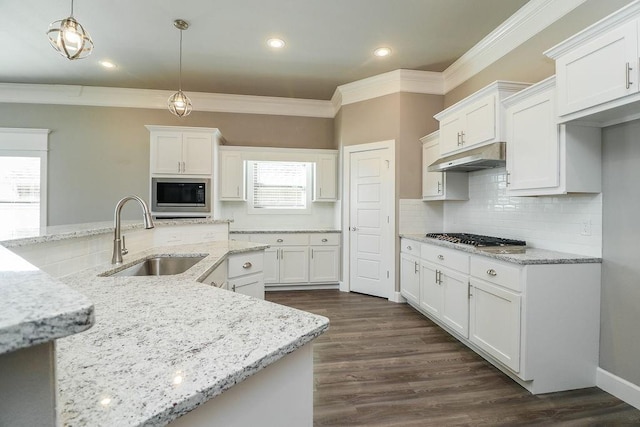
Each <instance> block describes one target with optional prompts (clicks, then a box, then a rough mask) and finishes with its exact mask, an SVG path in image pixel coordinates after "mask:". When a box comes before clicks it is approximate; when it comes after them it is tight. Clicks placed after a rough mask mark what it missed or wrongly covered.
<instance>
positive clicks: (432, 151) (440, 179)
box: [422, 144, 444, 198]
mask: <svg viewBox="0 0 640 427" xmlns="http://www.w3.org/2000/svg"><path fill="white" fill-rule="evenodd" d="M439 153H440V148H439V146H438V145H437V144H436V145H431V146H428V145H424V146H423V147H422V197H423V198H426V197H429V198H432V197H437V196H442V195H443V191H444V173H443V172H429V171H427V167H428V166H429V165H430V164H431V163H433V162H435V161H436V160H437V159H438V154H439Z"/></svg>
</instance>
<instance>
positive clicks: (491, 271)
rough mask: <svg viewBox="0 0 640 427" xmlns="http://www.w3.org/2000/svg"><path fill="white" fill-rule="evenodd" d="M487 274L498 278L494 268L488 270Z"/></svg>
mask: <svg viewBox="0 0 640 427" xmlns="http://www.w3.org/2000/svg"><path fill="white" fill-rule="evenodd" d="M487 274H488V275H489V276H497V275H498V273H496V271H495V270H494V269H493V268H490V269H488V270H487Z"/></svg>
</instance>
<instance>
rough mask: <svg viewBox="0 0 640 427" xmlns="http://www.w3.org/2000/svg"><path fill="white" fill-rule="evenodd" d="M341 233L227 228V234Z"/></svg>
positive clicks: (337, 231) (335, 231)
mask: <svg viewBox="0 0 640 427" xmlns="http://www.w3.org/2000/svg"><path fill="white" fill-rule="evenodd" d="M309 233H342V231H341V230H329V229H327V230H229V234H309Z"/></svg>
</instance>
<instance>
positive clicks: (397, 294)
mask: <svg viewBox="0 0 640 427" xmlns="http://www.w3.org/2000/svg"><path fill="white" fill-rule="evenodd" d="M389 301H391V302H397V303H400V304H404V303H406V302H407V300H406V299H404V297H403V296H402V295H400V292H394V293H393V294H391V296H390V297H389Z"/></svg>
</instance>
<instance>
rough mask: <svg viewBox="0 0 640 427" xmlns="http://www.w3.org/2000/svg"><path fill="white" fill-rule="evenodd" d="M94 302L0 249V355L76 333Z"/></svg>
mask: <svg viewBox="0 0 640 427" xmlns="http://www.w3.org/2000/svg"><path fill="white" fill-rule="evenodd" d="M93 321H94V318H93V303H92V302H91V301H90V300H89V299H88V298H87V297H86V296H84V295H82V294H81V293H79V292H78V291H75V290H73V289H71V288H69V287H68V286H66V285H64V284H63V283H61V282H60V281H58V280H55V279H53V278H51V277H50V276H49V275H48V274H46V273H44V272H42V271H40V270H39V269H38V268H36V267H34V266H33V265H31V264H29V263H28V262H26V261H25V260H23V259H22V258H20V257H19V256H18V255H16V254H14V253H13V252H11V251H9V250H8V249H5V248H3V247H1V246H0V354H3V353H8V352H10V351H14V350H18V349H21V348H26V347H31V346H33V345H36V344H42V343H45V342H48V341H52V340H54V339H56V338H62V337H66V336H68V335H71V334H77V333H78V332H82V331H84V330H86V329H88V328H90V327H91V325H92V324H93Z"/></svg>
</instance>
